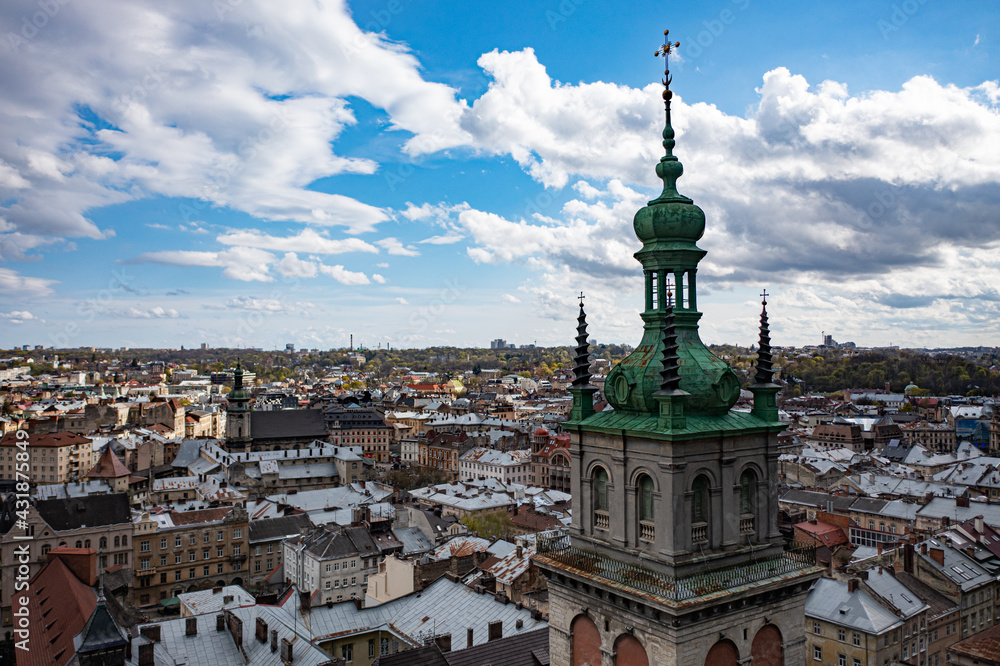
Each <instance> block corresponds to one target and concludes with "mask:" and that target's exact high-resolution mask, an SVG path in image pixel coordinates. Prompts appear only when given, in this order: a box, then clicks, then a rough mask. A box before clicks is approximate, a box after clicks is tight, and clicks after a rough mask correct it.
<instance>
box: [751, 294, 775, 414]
mask: <svg viewBox="0 0 1000 666" xmlns="http://www.w3.org/2000/svg"><path fill="white" fill-rule="evenodd" d="M760 296H761V301H760V341H759V343H758V346H757V373H756V374H755V375H754V383H753V384H752V385H751V386H750V391H751V392H752V393H753V412H752V413H753V414H754V416H757V417H758V418H760V419H762V420H764V421H771V422H774V421H777V420H778V403H777V395H778V391H779V390H781V387H780V386H778V385H777V384H775V383H774V381H773V379H774V365H773V363H772V361H771V330H770V328H769V327H768V323H767V290H766V289H765V290H764V292H763V293H762V294H761V295H760Z"/></svg>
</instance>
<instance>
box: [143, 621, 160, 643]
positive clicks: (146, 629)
mask: <svg viewBox="0 0 1000 666" xmlns="http://www.w3.org/2000/svg"><path fill="white" fill-rule="evenodd" d="M139 633H140V634H141V635H143V636H145V637H146V638H148V639H149V640H151V641H153V642H154V643H159V642H160V625H158V624H147V625H145V626H143V627H139Z"/></svg>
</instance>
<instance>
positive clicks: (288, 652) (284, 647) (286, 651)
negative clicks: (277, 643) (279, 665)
mask: <svg viewBox="0 0 1000 666" xmlns="http://www.w3.org/2000/svg"><path fill="white" fill-rule="evenodd" d="M281 660H282V661H284V662H285V663H287V664H291V663H294V662H295V660H294V659H293V658H292V643H291V641H289V640H288V639H287V638H282V639H281Z"/></svg>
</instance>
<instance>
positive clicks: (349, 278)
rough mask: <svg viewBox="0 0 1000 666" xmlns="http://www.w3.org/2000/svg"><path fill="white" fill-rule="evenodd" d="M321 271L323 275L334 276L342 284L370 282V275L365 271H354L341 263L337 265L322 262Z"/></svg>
mask: <svg viewBox="0 0 1000 666" xmlns="http://www.w3.org/2000/svg"><path fill="white" fill-rule="evenodd" d="M319 271H320V272H321V273H322V274H323V275H326V276H329V277H332V278H333V279H334V280H336V281H337V282H339V283H340V284H347V285H358V284H369V283H370V280H369V279H368V276H366V275H365V274H364V273H356V272H354V271H349V270H347V269H346V268H344V267H343V266H341V265H339V264H338V265H336V266H326V265H324V264H320V265H319Z"/></svg>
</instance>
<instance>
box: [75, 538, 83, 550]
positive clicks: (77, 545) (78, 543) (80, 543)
mask: <svg viewBox="0 0 1000 666" xmlns="http://www.w3.org/2000/svg"><path fill="white" fill-rule="evenodd" d="M76 547H77V548H83V542H82V541H80V540H79V539H77V540H76Z"/></svg>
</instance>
